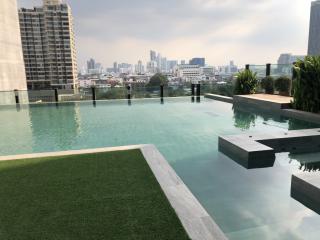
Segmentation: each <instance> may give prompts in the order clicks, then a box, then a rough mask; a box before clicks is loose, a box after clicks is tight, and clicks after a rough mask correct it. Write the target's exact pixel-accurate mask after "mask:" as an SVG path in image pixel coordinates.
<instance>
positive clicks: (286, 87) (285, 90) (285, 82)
mask: <svg viewBox="0 0 320 240" xmlns="http://www.w3.org/2000/svg"><path fill="white" fill-rule="evenodd" d="M290 85H291V79H290V78H288V77H285V76H283V77H279V78H278V79H277V80H276V81H275V83H274V86H275V89H276V90H277V91H279V93H280V95H284V96H289V95H290V94H289V93H290Z"/></svg>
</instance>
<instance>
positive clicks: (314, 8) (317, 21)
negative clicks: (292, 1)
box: [308, 0, 320, 56]
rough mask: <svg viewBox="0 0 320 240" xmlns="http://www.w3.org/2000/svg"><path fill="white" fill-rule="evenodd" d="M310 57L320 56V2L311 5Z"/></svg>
mask: <svg viewBox="0 0 320 240" xmlns="http://www.w3.org/2000/svg"><path fill="white" fill-rule="evenodd" d="M308 55H311V56H315V55H320V1H319V0H318V1H314V2H312V3H311V14H310V30H309V47H308Z"/></svg>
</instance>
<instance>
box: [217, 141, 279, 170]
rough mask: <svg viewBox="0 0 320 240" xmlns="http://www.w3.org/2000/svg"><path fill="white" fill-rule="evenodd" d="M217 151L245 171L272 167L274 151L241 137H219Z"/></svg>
mask: <svg viewBox="0 0 320 240" xmlns="http://www.w3.org/2000/svg"><path fill="white" fill-rule="evenodd" d="M219 151H220V152H223V153H224V154H225V155H227V156H228V157H230V158H231V159H233V160H234V161H236V162H237V163H238V164H240V165H241V166H243V167H245V168H247V169H253V168H266V167H272V166H273V164H274V162H275V151H274V150H273V149H272V148H270V147H268V146H266V145H263V144H261V143H259V142H256V141H253V140H251V139H245V138H243V137H242V136H241V135H238V136H237V135H235V136H225V137H221V136H220V137H219Z"/></svg>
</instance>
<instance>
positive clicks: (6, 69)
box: [0, 0, 27, 104]
mask: <svg viewBox="0 0 320 240" xmlns="http://www.w3.org/2000/svg"><path fill="white" fill-rule="evenodd" d="M15 89H16V90H26V89H27V84H26V75H25V69H24V63H23V55H22V46H21V37H20V29H19V18H18V12H17V2H16V0H1V5H0V91H12V90H15ZM8 94H9V93H8ZM11 94H12V93H10V95H11ZM26 96H27V95H26ZM25 99H27V97H25ZM13 101H14V97H13V96H5V94H4V93H0V104H10V103H12V102H13Z"/></svg>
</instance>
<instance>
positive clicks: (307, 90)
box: [293, 56, 320, 113]
mask: <svg viewBox="0 0 320 240" xmlns="http://www.w3.org/2000/svg"><path fill="white" fill-rule="evenodd" d="M293 77H294V81H293V90H294V94H293V99H294V100H293V106H294V107H295V108H296V109H299V110H303V111H308V112H315V113H318V112H319V111H320V56H308V57H306V58H305V59H304V60H299V61H298V62H297V63H296V64H295V66H294V70H293Z"/></svg>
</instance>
